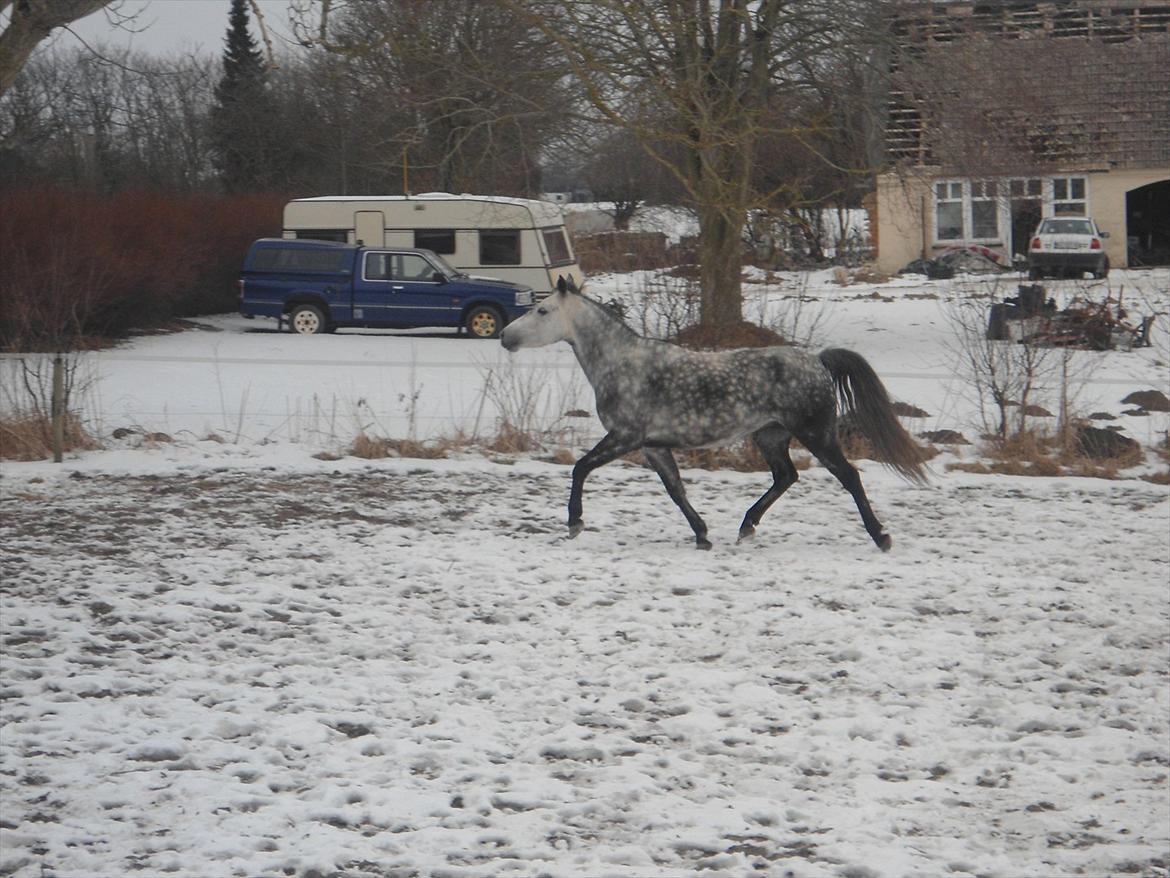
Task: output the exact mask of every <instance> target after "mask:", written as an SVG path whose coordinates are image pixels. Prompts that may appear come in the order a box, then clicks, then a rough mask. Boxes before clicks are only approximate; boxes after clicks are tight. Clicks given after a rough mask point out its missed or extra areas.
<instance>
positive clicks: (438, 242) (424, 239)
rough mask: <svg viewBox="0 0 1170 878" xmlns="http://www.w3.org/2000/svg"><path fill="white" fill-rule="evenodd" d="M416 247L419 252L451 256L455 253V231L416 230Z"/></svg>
mask: <svg viewBox="0 0 1170 878" xmlns="http://www.w3.org/2000/svg"><path fill="white" fill-rule="evenodd" d="M414 246H415V247H417V248H418V249H419V250H430V251H432V252H434V253H445V254H447V255H451V254H452V253H454V252H455V230H454V229H415V230H414Z"/></svg>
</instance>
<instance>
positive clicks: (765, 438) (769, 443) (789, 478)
mask: <svg viewBox="0 0 1170 878" xmlns="http://www.w3.org/2000/svg"><path fill="white" fill-rule="evenodd" d="M752 441H753V442H755V443H756V447H757V448H758V449H760V454H762V455H764V460H765V461H767V463H768V466H769V468H771V470H772V487H770V488H769V489H768V490H767V491H765V492H764V496H762V497H761V498H760V499H759V500H757V501H756V502H755V503H753V504H752V508H751V509H749V510H748V511H747V515H745V516H744V517H743V524H741V525H740V526H739V539H740V541H741V542H742V541H743V540H747V539H751V537H753V536H754V535H755V533H756V525H757V524H759V523H760V519H761V518H763V517H764V513H765V512H767V511H768V508H769V507H770V506H771V505H772V504H773V503H775V502H776V501H777V500H779V499H780V495H781V494H783V493H784V492H785V491H787V490H788V489H789V488H791V487H792V485H793V484H794V483H795V482H796V479H797V475H796V467H795V466H793V465H792V458H791V457H789V456H788V443H789V442H791V441H792V436H790V435H789V433H788V432H787V431H786V430H783V429H781V428H780V427H775V426H767V427H761V428H760V429H759V430H756V432H754V433H752Z"/></svg>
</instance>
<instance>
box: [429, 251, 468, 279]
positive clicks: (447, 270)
mask: <svg viewBox="0 0 1170 878" xmlns="http://www.w3.org/2000/svg"><path fill="white" fill-rule="evenodd" d="M426 252H427V259H429V260H430V261H431V262H433V263H434V264H435V268H437V269H439V271H441V272H442V273H443V274H444V276H446V277H449V278H451V277H463V272H461V271H459V270H457V269H455V268H452V267H451V264H450V263H449V262H447V261H446V260H445V259H444V258H443V257H442V256H440V255H439V254H438V253H436V252H435V251H434V250H428V251H426Z"/></svg>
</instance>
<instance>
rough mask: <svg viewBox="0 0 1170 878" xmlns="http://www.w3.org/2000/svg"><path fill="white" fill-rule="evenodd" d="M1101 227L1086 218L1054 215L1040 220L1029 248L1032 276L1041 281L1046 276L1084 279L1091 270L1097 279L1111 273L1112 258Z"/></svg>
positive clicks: (1107, 235) (1030, 272) (1029, 268)
mask: <svg viewBox="0 0 1170 878" xmlns="http://www.w3.org/2000/svg"><path fill="white" fill-rule="evenodd" d="M1108 237H1109V233H1108V232H1102V231H1101V230H1100V229H1099V228H1097V224H1096V223H1095V222H1094V221H1093V220H1092V219H1090V218H1089V217H1084V216H1050V217H1047V218H1046V219H1043V220H1041V221H1040V225H1039V226H1037V227H1036V233H1035V234H1034V235H1033V236H1032V242H1031V244H1029V246H1028V277H1029V278H1031V279H1032V280H1039V279H1040V278H1042V277H1044V276H1045V275H1052V276H1053V277H1060V276H1062V275H1067V274H1071V275H1073V276H1075V277H1080V276H1081V275H1082V274H1084V273H1085V272H1086V271H1091V272H1092V273H1093V277H1096V278H1102V277H1105V276H1106V275H1108V274H1109V257H1108V256H1106V255H1105V245H1104V243H1103V242H1104V239H1105V238H1108Z"/></svg>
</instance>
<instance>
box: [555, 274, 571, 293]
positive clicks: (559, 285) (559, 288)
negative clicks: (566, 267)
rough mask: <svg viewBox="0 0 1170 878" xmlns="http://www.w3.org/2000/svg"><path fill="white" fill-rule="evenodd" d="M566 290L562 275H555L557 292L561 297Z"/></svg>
mask: <svg viewBox="0 0 1170 878" xmlns="http://www.w3.org/2000/svg"><path fill="white" fill-rule="evenodd" d="M567 289H568V285H567V284H566V283H565V276H564V275H563V274H558V275H557V292H558V293H560V294H561V295H562V296H563V295H564V294H565V291H566V290H567Z"/></svg>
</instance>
